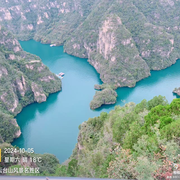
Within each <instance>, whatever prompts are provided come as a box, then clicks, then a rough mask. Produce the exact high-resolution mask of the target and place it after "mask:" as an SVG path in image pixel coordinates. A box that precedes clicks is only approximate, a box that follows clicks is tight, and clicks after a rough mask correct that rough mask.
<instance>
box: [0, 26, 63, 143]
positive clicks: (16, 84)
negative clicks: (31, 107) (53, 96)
mask: <svg viewBox="0 0 180 180" xmlns="http://www.w3.org/2000/svg"><path fill="white" fill-rule="evenodd" d="M60 90H61V80H60V79H59V78H58V77H56V75H54V74H53V73H51V72H50V71H49V69H48V68H47V67H46V66H45V65H44V64H43V63H42V62H41V59H40V58H39V57H37V56H35V55H32V54H29V53H26V52H24V51H23V50H22V48H21V46H20V44H19V42H18V41H17V40H16V38H15V37H14V36H13V35H12V34H11V33H10V32H9V31H7V30H6V29H5V28H4V27H2V26H0V142H1V143H2V142H12V141H13V139H14V138H16V137H19V136H20V134H21V131H20V129H19V127H18V125H17V123H16V120H15V119H14V116H15V115H17V114H18V113H19V112H20V111H21V110H22V108H23V107H25V106H27V105H28V104H30V103H34V102H38V103H41V102H44V101H46V98H47V97H48V95H49V93H54V92H57V91H60Z"/></svg>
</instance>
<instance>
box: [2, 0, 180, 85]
mask: <svg viewBox="0 0 180 180" xmlns="http://www.w3.org/2000/svg"><path fill="white" fill-rule="evenodd" d="M179 8H180V1H179V0H168V1H167V0H158V1H155V0H144V1H142V0H127V1H121V0H114V1H112V0H83V1H81V0H39V1H36V0H23V1H21V0H2V1H1V2H0V17H1V18H0V22H1V23H2V24H3V25H4V26H5V27H7V28H8V30H10V31H12V32H13V33H14V34H15V35H16V37H17V38H18V39H21V40H27V39H32V38H33V39H35V40H37V41H41V42H42V43H49V44H50V43H56V44H57V45H61V44H64V49H65V52H67V53H69V54H72V55H75V56H78V57H83V58H88V61H89V63H90V64H91V65H92V66H94V68H95V69H96V70H97V72H98V73H100V78H101V80H102V81H103V82H104V83H105V84H109V85H113V86H115V87H116V88H118V87H123V86H129V87H133V86H135V85H136V82H137V81H140V80H141V79H143V78H146V77H148V76H150V70H161V69H164V68H167V67H168V66H171V65H172V64H174V63H175V62H176V60H177V59H178V58H179V57H180V54H179V52H180V43H179V42H180V36H179V31H180V21H179V18H180V12H179Z"/></svg>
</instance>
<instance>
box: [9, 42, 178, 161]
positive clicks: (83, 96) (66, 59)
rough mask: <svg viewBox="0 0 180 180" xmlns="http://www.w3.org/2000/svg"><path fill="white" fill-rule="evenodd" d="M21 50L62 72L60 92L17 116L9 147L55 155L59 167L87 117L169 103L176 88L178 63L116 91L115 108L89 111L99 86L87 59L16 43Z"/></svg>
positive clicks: (31, 44)
mask: <svg viewBox="0 0 180 180" xmlns="http://www.w3.org/2000/svg"><path fill="white" fill-rule="evenodd" d="M20 43H21V46H22V48H23V49H24V50H25V51H27V52H30V53H32V54H36V55H37V56H39V57H40V58H41V59H42V61H43V63H44V64H45V65H47V66H48V67H49V69H50V70H51V71H52V72H53V73H55V74H57V73H59V72H64V73H65V77H64V79H62V86H63V88H62V91H61V92H59V93H55V94H52V95H50V96H49V97H48V99H47V101H46V102H45V103H42V104H38V103H34V104H31V105H29V106H27V107H25V108H24V109H23V111H22V112H21V113H20V114H18V115H17V117H16V118H17V122H18V124H19V126H20V128H21V131H22V135H21V137H20V138H18V139H16V140H15V141H14V142H13V143H12V144H13V145H17V146H19V147H21V148H26V149H27V148H34V150H35V152H36V153H42V154H43V153H51V154H54V155H56V157H57V158H58V159H59V160H60V163H62V162H64V161H65V160H66V159H68V157H69V156H70V155H71V154H72V151H73V149H74V147H75V144H76V142H77V137H78V132H79V130H78V126H79V125H80V124H81V123H82V122H83V121H86V120H88V118H90V117H95V116H98V115H99V114H100V113H101V112H102V111H105V112H109V111H110V110H112V109H113V108H114V106H115V105H121V106H123V105H124V104H125V103H127V102H135V103H139V102H141V101H142V100H143V99H147V100H150V99H152V98H153V97H154V96H157V95H163V96H166V98H167V100H168V101H169V102H171V101H172V99H173V98H176V96H175V95H173V93H172V91H173V89H174V88H175V87H180V60H178V61H177V63H176V64H175V65H172V66H171V67H169V68H167V69H165V70H161V71H153V72H152V75H151V77H148V78H146V79H144V80H142V81H140V82H138V83H137V85H136V87H134V88H119V89H118V90H117V93H118V100H117V103H116V104H115V105H108V106H103V107H102V108H100V109H98V110H96V111H92V110H90V108H89V103H90V101H91V100H92V98H93V96H94V94H95V90H94V85H95V84H101V83H102V82H101V80H100V79H99V74H98V73H97V72H96V71H95V69H94V68H93V67H92V66H91V65H89V63H88V62H87V59H80V58H77V57H74V56H70V55H68V54H66V53H64V52H63V47H62V46H61V47H50V46H49V45H43V44H41V43H39V42H36V41H34V40H30V41H24V42H20Z"/></svg>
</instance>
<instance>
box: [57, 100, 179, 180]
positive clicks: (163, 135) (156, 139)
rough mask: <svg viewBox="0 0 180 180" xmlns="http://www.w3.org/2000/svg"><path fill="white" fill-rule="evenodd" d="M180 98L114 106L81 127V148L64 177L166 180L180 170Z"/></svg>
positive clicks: (79, 141) (61, 173) (61, 172)
mask: <svg viewBox="0 0 180 180" xmlns="http://www.w3.org/2000/svg"><path fill="white" fill-rule="evenodd" d="M179 136H180V99H174V100H173V101H172V103H171V104H168V103H167V100H166V99H165V97H162V96H158V97H154V98H153V99H152V100H150V101H146V100H143V101H142V102H141V103H140V104H137V105H136V104H134V103H128V104H126V105H125V106H124V107H120V106H116V107H115V109H114V110H112V111H111V112H110V113H109V114H107V113H105V112H103V113H101V115H100V116H99V117H95V118H90V119H89V120H88V121H86V122H83V123H82V124H81V125H80V126H79V136H78V143H77V145H76V148H75V149H74V152H73V155H72V156H71V158H70V162H69V164H68V166H61V168H60V169H59V175H60V176H81V177H100V178H112V179H138V180H153V179H157V180H164V179H167V176H171V175H172V173H173V170H176V169H174V165H173V164H174V163H176V164H177V165H178V169H177V170H180V159H179V155H178V154H180V147H179Z"/></svg>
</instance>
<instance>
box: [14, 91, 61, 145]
mask: <svg viewBox="0 0 180 180" xmlns="http://www.w3.org/2000/svg"><path fill="white" fill-rule="evenodd" d="M59 93H60V92H57V93H54V94H51V95H50V96H49V97H48V103H47V102H43V103H41V104H38V103H33V104H30V105H28V106H26V107H25V108H23V110H22V111H21V113H20V114H18V115H17V116H16V117H15V118H16V119H17V123H18V125H19V126H20V128H21V130H22V134H21V136H20V137H19V138H18V139H15V140H14V141H13V143H12V145H16V144H18V142H25V139H24V136H23V130H24V129H26V127H27V126H28V125H29V124H30V123H32V122H33V121H36V115H37V113H40V114H43V113H44V112H46V111H47V110H48V109H49V107H51V106H52V105H53V104H54V103H55V102H56V100H57V99H58V95H59ZM23 146H24V145H23V144H22V143H21V147H23Z"/></svg>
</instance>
